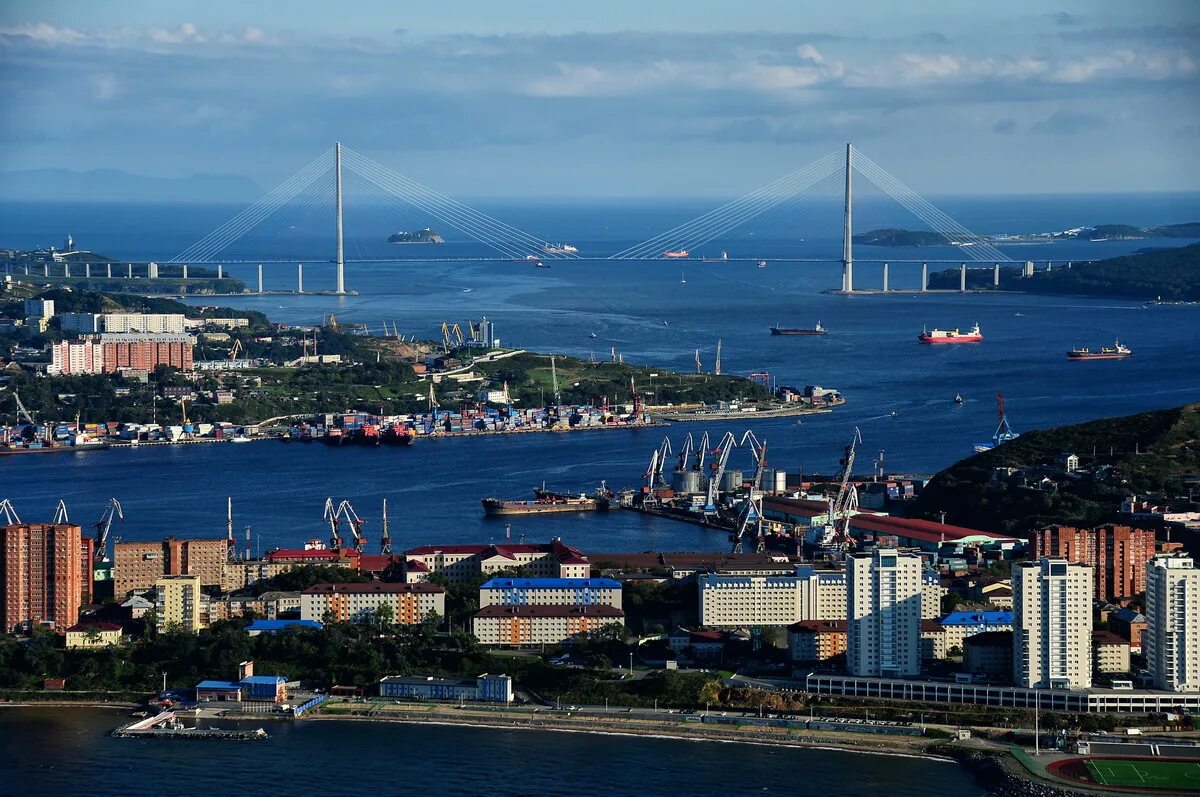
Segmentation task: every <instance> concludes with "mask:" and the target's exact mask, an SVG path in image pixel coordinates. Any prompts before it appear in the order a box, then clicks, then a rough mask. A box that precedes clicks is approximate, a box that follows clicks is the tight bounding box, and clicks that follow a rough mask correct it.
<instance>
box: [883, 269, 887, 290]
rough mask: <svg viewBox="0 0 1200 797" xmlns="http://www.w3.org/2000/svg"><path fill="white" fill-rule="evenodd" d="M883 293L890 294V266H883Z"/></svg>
mask: <svg viewBox="0 0 1200 797" xmlns="http://www.w3.org/2000/svg"><path fill="white" fill-rule="evenodd" d="M883 292H884V293H887V292H888V264H887V263H884V264H883Z"/></svg>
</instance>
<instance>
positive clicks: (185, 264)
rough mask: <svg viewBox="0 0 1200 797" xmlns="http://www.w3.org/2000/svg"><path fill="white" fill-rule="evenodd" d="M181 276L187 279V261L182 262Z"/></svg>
mask: <svg viewBox="0 0 1200 797" xmlns="http://www.w3.org/2000/svg"><path fill="white" fill-rule="evenodd" d="M183 278H184V279H187V263H184V264H183Z"/></svg>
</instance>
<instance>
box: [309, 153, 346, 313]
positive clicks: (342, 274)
mask: <svg viewBox="0 0 1200 797" xmlns="http://www.w3.org/2000/svg"><path fill="white" fill-rule="evenodd" d="M333 154H334V160H333V166H334V177H335V183H334V184H335V189H334V200H335V204H336V205H337V292H338V294H339V295H341V294H343V293H345V292H346V259H345V257H344V256H343V249H342V142H340V141H339V142H337V143H336V144H335V145H334V148H333ZM301 293H303V291H301Z"/></svg>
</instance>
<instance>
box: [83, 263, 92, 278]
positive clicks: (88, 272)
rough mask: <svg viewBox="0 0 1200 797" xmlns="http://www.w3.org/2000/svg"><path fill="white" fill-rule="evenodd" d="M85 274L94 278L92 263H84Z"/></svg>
mask: <svg viewBox="0 0 1200 797" xmlns="http://www.w3.org/2000/svg"><path fill="white" fill-rule="evenodd" d="M83 276H84V277H86V278H88V279H91V278H92V264H91V263H84V264H83Z"/></svg>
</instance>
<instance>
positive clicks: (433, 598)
mask: <svg viewBox="0 0 1200 797" xmlns="http://www.w3.org/2000/svg"><path fill="white" fill-rule="evenodd" d="M380 609H389V610H391V614H392V622H394V623H397V624H399V625H412V624H414V623H419V622H421V621H422V620H425V619H426V618H428V617H431V616H435V615H436V616H438V617H443V616H445V614H446V588H445V587H443V586H441V585H440V584H425V583H420V584H391V583H387V584H385V583H380V582H368V583H365V584H314V585H313V586H311V587H309V588H308V589H305V590H301V592H300V617H301V619H304V620H319V621H322V622H323V621H324V620H325V618H326V617H330V618H332V620H333V621H334V622H346V621H354V622H359V621H362V620H364V619H366V618H367V617H368V616H369V615H371V614H373V613H376V612H378V611H379V610H380Z"/></svg>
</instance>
